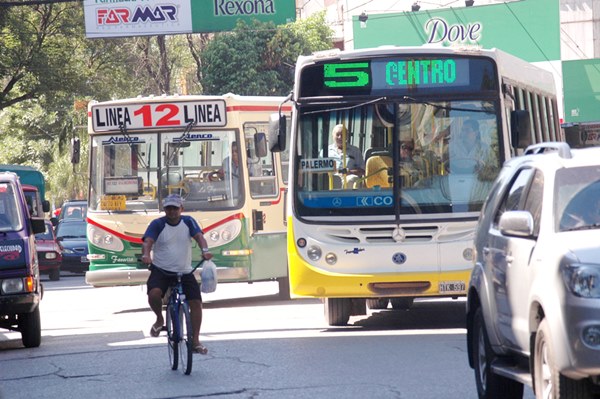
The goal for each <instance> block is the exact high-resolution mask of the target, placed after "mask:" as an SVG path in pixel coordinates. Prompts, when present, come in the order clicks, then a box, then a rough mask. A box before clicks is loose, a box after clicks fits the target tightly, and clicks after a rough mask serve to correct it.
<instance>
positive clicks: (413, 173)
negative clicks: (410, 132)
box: [400, 139, 420, 186]
mask: <svg viewBox="0 0 600 399" xmlns="http://www.w3.org/2000/svg"><path fill="white" fill-rule="evenodd" d="M414 150H415V142H414V141H413V140H412V139H409V140H402V141H401V142H400V177H401V178H402V181H403V185H404V186H412V185H414V184H415V183H416V181H417V180H419V176H420V170H419V165H417V163H416V162H415V160H414V156H413V153H414Z"/></svg>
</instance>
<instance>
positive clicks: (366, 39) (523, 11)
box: [352, 0, 560, 62]
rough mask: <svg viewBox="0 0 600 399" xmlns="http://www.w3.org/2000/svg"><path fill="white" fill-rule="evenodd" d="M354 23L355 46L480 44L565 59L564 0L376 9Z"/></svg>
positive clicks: (539, 58) (535, 57)
mask: <svg viewBox="0 0 600 399" xmlns="http://www.w3.org/2000/svg"><path fill="white" fill-rule="evenodd" d="M475 4H477V1H475ZM352 27H353V32H354V47H355V48H366V47H377V46H382V45H386V44H389V45H397V46H421V45H423V44H436V45H442V46H453V45H477V46H481V47H484V48H493V47H496V48H499V49H502V50H504V51H506V52H508V53H510V54H513V55H515V56H517V57H520V58H523V59H524V60H527V61H529V62H544V61H554V60H560V14H559V0H527V1H523V0H521V1H505V2H503V3H502V4H489V5H481V6H474V7H451V8H439V9H432V10H424V11H416V12H408V11H407V12H402V13H395V14H376V15H369V16H368V20H367V21H366V24H365V23H362V24H361V23H360V21H359V20H358V17H356V16H355V17H354V18H353V24H352Z"/></svg>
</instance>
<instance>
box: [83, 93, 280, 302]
mask: <svg viewBox="0 0 600 399" xmlns="http://www.w3.org/2000/svg"><path fill="white" fill-rule="evenodd" d="M282 100H283V98H279V97H250V96H238V95H233V94H226V95H224V96H160V97H143V98H142V97H140V98H131V99H124V100H116V101H107V102H91V103H90V105H89V109H88V117H89V136H90V137H89V138H90V149H89V165H90V169H89V179H90V185H89V196H88V198H89V199H88V202H89V208H88V214H87V221H88V230H87V236H88V244H89V256H88V257H89V259H90V267H89V271H88V272H87V274H86V281H87V283H88V284H91V285H93V286H97V287H100V286H113V285H133V284H143V283H145V282H146V279H147V276H148V270H147V268H146V266H145V265H143V264H142V263H141V262H140V257H141V252H142V247H141V238H142V235H143V233H144V231H145V230H146V227H147V225H148V223H149V222H150V221H151V220H152V219H155V218H156V217H158V216H160V215H162V214H163V213H162V211H161V210H162V205H161V204H162V200H163V198H164V197H165V196H166V195H168V194H171V193H178V194H180V195H182V197H183V198H184V209H185V210H184V212H185V213H186V214H188V215H191V216H193V217H194V218H195V219H196V220H197V221H198V222H199V223H200V224H201V226H202V228H203V230H204V234H205V236H206V238H207V241H208V244H209V247H210V249H211V252H212V253H213V254H214V255H215V259H214V260H215V263H216V264H217V266H218V276H219V280H220V281H221V282H254V281H266V280H277V281H279V283H280V294H281V295H282V296H284V297H287V296H289V285H288V273H287V256H286V247H285V245H286V244H285V242H286V241H285V240H286V227H285V225H286V220H285V212H284V203H285V196H286V191H287V170H288V169H287V164H288V159H287V153H285V152H278V153H273V152H271V151H270V146H269V145H268V144H267V138H266V131H267V126H268V119H269V115H270V114H272V113H273V112H277V111H278V110H280V108H279V106H280V104H281V102H282ZM286 111H289V107H288V108H287V109H284V110H283V112H286ZM194 245H195V244H194ZM200 259H201V254H200V250H199V248H197V247H194V250H193V261H194V262H196V261H198V260H200Z"/></svg>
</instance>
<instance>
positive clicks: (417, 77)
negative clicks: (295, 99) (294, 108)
mask: <svg viewBox="0 0 600 399" xmlns="http://www.w3.org/2000/svg"><path fill="white" fill-rule="evenodd" d="M496 88H497V78H496V68H495V66H494V64H493V61H492V60H490V59H488V58H473V57H471V58H468V57H454V58H448V57H445V58H422V57H420V58H410V57H407V58H398V57H395V58H393V59H390V58H376V59H372V60H361V61H360V62H343V61H340V62H325V63H322V64H313V65H309V66H307V67H305V68H304V69H303V70H302V71H301V81H300V96H301V97H314V96H339V95H392V94H398V95H407V94H416V93H429V92H439V91H440V90H447V91H450V92H453V93H456V92H472V91H482V90H496Z"/></svg>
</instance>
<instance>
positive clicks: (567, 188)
mask: <svg viewBox="0 0 600 399" xmlns="http://www.w3.org/2000/svg"><path fill="white" fill-rule="evenodd" d="M598 176H600V165H596V166H586V167H580V168H568V169H561V170H559V171H557V173H556V180H555V182H554V187H555V189H554V190H555V198H556V201H555V210H554V214H555V215H557V218H556V229H557V230H558V231H572V230H585V229H591V228H600V180H599V179H598Z"/></svg>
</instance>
